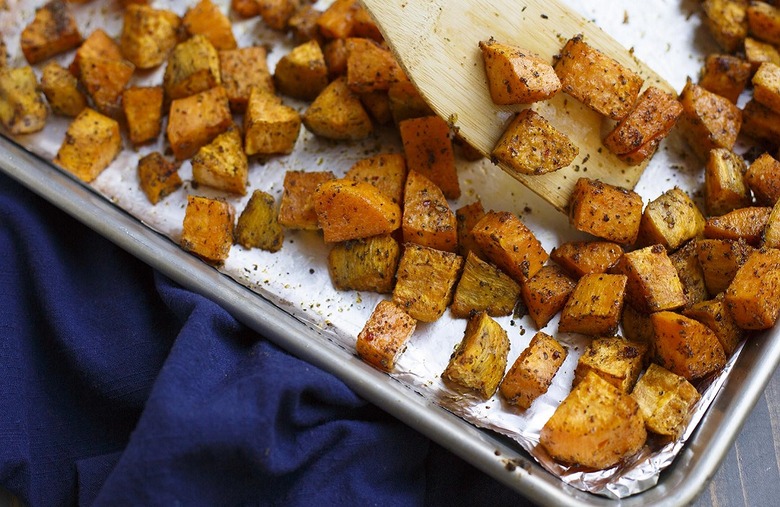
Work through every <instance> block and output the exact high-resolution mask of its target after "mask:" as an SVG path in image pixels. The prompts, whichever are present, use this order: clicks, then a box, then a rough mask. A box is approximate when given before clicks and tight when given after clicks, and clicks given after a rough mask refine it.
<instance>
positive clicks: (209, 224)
mask: <svg viewBox="0 0 780 507" xmlns="http://www.w3.org/2000/svg"><path fill="white" fill-rule="evenodd" d="M234 216H235V213H234V211H233V206H232V205H231V204H230V203H228V202H225V201H222V200H219V199H210V198H208V197H202V196H195V195H188V196H187V209H186V210H185V213H184V223H183V225H182V231H181V240H180V244H181V247H182V248H183V249H184V250H186V251H188V252H192V253H193V254H195V255H197V256H198V257H200V258H201V259H203V260H204V261H206V262H208V263H210V264H215V265H218V264H222V263H224V262H225V260H226V259H227V258H228V255H229V254H230V247H231V246H232V244H233V222H234Z"/></svg>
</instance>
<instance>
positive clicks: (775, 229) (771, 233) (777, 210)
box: [761, 200, 780, 248]
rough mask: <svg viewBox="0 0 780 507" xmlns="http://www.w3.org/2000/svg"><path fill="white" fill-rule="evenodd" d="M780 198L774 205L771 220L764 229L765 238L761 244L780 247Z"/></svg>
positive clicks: (770, 215) (768, 246)
mask: <svg viewBox="0 0 780 507" xmlns="http://www.w3.org/2000/svg"><path fill="white" fill-rule="evenodd" d="M778 203H780V200H779V201H778V202H777V203H775V205H774V206H773V207H772V212H771V213H770V214H769V221H768V223H767V224H766V229H764V240H763V241H762V243H761V246H763V247H766V248H780V204H778Z"/></svg>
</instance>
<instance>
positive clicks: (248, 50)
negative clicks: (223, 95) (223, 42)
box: [219, 46, 274, 113]
mask: <svg viewBox="0 0 780 507" xmlns="http://www.w3.org/2000/svg"><path fill="white" fill-rule="evenodd" d="M219 69H220V74H221V76H222V86H224V87H225V92H227V96H228V100H229V101H230V109H231V110H232V111H234V112H241V113H242V112H244V111H245V110H246V106H247V103H248V102H249V95H250V94H251V92H252V89H253V88H255V87H260V88H264V89H266V90H268V91H270V92H273V91H274V81H273V78H272V77H271V73H270V72H269V70H268V63H267V61H266V49H265V48H264V47H262V46H250V47H245V48H238V49H226V50H222V51H219Z"/></svg>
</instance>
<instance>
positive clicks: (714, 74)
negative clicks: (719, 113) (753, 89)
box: [699, 54, 753, 104]
mask: <svg viewBox="0 0 780 507" xmlns="http://www.w3.org/2000/svg"><path fill="white" fill-rule="evenodd" d="M752 73H753V68H752V65H751V64H750V62H749V61H747V60H743V59H742V58H739V57H737V56H734V55H719V54H712V55H708V56H707V58H706V59H705V60H704V68H703V69H702V72H701V77H700V78H699V86H701V87H702V88H704V89H705V90H708V91H711V92H712V93H716V94H718V95H720V96H721V97H726V98H727V99H729V100H730V101H731V102H733V103H735V104H736V103H737V100H738V99H739V96H740V95H742V92H743V91H744V90H745V85H746V84H747V82H748V80H749V79H750V76H751V74H752Z"/></svg>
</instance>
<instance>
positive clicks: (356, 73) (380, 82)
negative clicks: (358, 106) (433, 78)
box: [346, 37, 400, 93]
mask: <svg viewBox="0 0 780 507" xmlns="http://www.w3.org/2000/svg"><path fill="white" fill-rule="evenodd" d="M346 47H347V86H349V88H350V89H351V90H352V91H353V92H355V93H368V92H373V91H378V90H385V91H386V90H388V89H389V88H390V85H391V84H392V83H394V82H396V81H398V74H399V72H400V69H399V67H398V63H397V62H396V61H395V57H394V56H393V54H392V53H391V52H390V51H389V50H387V49H385V48H383V47H382V46H380V45H379V44H378V43H377V42H375V41H373V40H371V39H361V38H357V37H350V38H348V39H347V40H346Z"/></svg>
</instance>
